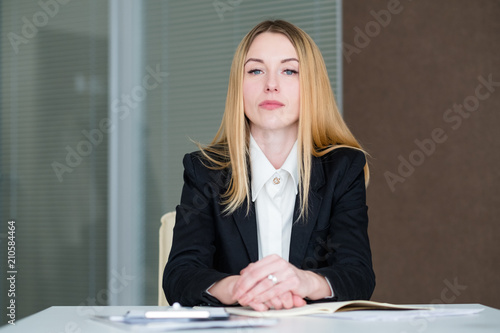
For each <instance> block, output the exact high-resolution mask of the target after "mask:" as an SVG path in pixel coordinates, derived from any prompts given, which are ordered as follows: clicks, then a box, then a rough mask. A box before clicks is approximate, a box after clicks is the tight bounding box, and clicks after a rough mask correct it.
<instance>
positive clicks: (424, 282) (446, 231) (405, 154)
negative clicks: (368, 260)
mask: <svg viewBox="0 0 500 333" xmlns="http://www.w3.org/2000/svg"><path fill="white" fill-rule="evenodd" d="M343 8H344V9H343V10H344V13H343V14H344V51H345V54H344V115H345V118H346V121H347V123H348V124H349V125H350V127H351V128H352V130H353V132H354V133H355V135H356V136H357V137H358V138H359V140H360V141H361V143H362V144H363V145H364V147H365V148H366V149H367V150H368V152H369V153H370V155H371V159H370V167H371V177H372V178H371V183H370V186H369V188H368V204H369V207H370V208H369V212H370V230H369V231H370V236H371V242H372V251H373V259H374V266H375V271H376V274H377V287H376V289H375V293H374V295H373V299H374V300H379V301H388V302H397V303H430V302H436V303H469V302H476V303H482V304H485V305H489V306H494V307H497V308H500V283H499V282H500V278H499V277H500V264H499V262H500V244H499V240H500V217H499V216H500V190H499V185H500V136H499V135H500V130H499V129H500V1H493V0H476V1H468V0H442V1H435V0H419V1H415V0H414V1H409V0H400V1H394V0H390V1H389V0H385V1H378V0H377V1H365V0H347V1H344V2H343ZM391 12H392V13H391ZM389 14H390V16H389ZM377 17H378V20H377ZM360 31H361V32H360ZM485 81H493V82H494V83H493V84H485V83H484V82H485ZM468 110H470V111H468ZM417 142H419V144H417ZM419 145H420V146H419ZM422 147H423V148H422ZM402 160H404V161H407V162H402ZM406 163H409V164H410V165H411V167H408V165H406V166H402V164H406ZM388 177H389V179H388Z"/></svg>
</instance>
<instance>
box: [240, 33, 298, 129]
mask: <svg viewBox="0 0 500 333" xmlns="http://www.w3.org/2000/svg"><path fill="white" fill-rule="evenodd" d="M299 90H300V89H299V60H298V56H297V52H296V51H295V48H294V47H293V45H292V43H291V42H290V41H289V40H288V38H287V37H286V36H285V35H282V34H280V33H270V32H265V33H261V34H260V35H258V36H257V37H256V38H255V39H254V41H253V42H252V44H251V45H250V49H249V50H248V54H247V57H246V59H245V74H244V76H243V101H244V106H245V115H246V116H247V118H248V119H249V120H250V130H251V132H252V134H254V135H255V134H256V133H257V132H262V131H283V132H284V133H285V134H288V133H290V134H291V135H297V129H298V121H299V97H300V96H299Z"/></svg>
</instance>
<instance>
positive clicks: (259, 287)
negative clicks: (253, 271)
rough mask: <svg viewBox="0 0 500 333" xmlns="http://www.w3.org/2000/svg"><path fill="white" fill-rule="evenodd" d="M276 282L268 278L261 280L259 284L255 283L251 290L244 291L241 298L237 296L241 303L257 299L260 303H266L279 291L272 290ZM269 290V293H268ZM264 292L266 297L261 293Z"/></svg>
mask: <svg viewBox="0 0 500 333" xmlns="http://www.w3.org/2000/svg"><path fill="white" fill-rule="evenodd" d="M273 286H274V283H273V282H272V281H271V280H270V279H268V278H267V277H266V278H265V279H262V280H260V281H259V282H258V283H257V284H255V285H254V286H253V287H252V288H251V289H250V290H248V291H247V292H246V293H244V294H243V295H242V296H241V297H240V298H236V299H237V300H238V302H239V303H240V304H241V305H244V306H245V304H247V303H250V302H253V301H256V302H260V303H264V302H266V301H268V300H269V299H270V298H272V297H274V296H277V295H278V294H277V293H273V292H271V290H272V289H273ZM266 292H267V293H266ZM262 294H264V297H261V295H262Z"/></svg>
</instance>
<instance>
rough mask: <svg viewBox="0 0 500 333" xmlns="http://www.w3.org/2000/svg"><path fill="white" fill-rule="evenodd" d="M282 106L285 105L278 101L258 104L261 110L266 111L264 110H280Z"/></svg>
mask: <svg viewBox="0 0 500 333" xmlns="http://www.w3.org/2000/svg"><path fill="white" fill-rule="evenodd" d="M284 105H285V104H283V103H281V102H279V101H273V100H266V101H264V102H262V103H260V104H259V106H260V107H261V108H263V109H266V110H274V109H277V108H280V107H282V106H284Z"/></svg>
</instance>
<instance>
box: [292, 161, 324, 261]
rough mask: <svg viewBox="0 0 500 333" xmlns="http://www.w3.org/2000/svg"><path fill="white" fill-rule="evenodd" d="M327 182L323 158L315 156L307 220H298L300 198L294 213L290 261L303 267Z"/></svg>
mask: <svg viewBox="0 0 500 333" xmlns="http://www.w3.org/2000/svg"><path fill="white" fill-rule="evenodd" d="M324 183H325V178H324V172H323V167H322V166H321V159H320V158H319V157H313V160H312V165H311V186H310V189H309V215H308V218H307V220H306V221H304V220H303V219H301V220H298V217H299V214H300V199H299V196H297V199H296V200H295V209H294V214H293V221H294V223H293V227H292V237H291V241H290V257H289V262H290V263H291V264H293V265H294V266H296V267H299V268H300V267H301V266H302V262H303V260H304V257H305V255H306V251H307V245H308V244H309V240H310V238H311V233H312V231H313V230H314V227H315V225H316V223H317V220H318V213H319V208H320V207H321V201H322V200H323V197H322V196H321V195H320V194H319V189H320V188H321V186H323V184H324Z"/></svg>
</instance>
